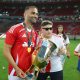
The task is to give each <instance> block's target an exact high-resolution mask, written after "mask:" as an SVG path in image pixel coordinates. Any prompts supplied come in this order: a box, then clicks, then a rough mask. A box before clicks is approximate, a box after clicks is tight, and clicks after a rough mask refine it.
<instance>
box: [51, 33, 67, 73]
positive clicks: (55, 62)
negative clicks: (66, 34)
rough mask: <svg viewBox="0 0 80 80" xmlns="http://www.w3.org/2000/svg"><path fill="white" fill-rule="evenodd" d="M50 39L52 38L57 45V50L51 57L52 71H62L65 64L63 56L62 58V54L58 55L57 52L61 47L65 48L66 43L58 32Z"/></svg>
mask: <svg viewBox="0 0 80 80" xmlns="http://www.w3.org/2000/svg"><path fill="white" fill-rule="evenodd" d="M50 40H52V42H54V43H55V44H56V46H57V48H56V50H55V51H53V52H52V55H51V57H50V62H51V69H50V72H57V71H61V70H63V66H62V63H61V58H60V56H58V55H57V53H58V50H59V49H60V48H64V49H65V47H64V43H63V41H62V39H61V38H60V37H59V36H57V35H56V34H53V36H52V37H51V39H50ZM65 50H66V49H65ZM65 53H66V51H65Z"/></svg>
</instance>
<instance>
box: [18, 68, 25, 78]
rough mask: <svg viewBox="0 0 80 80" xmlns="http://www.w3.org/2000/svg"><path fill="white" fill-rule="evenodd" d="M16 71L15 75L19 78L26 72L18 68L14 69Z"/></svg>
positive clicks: (23, 76)
mask: <svg viewBox="0 0 80 80" xmlns="http://www.w3.org/2000/svg"><path fill="white" fill-rule="evenodd" d="M16 73H17V76H18V77H20V78H25V77H26V74H25V73H24V72H23V71H22V70H21V69H20V68H18V69H16Z"/></svg>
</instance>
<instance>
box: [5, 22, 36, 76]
mask: <svg viewBox="0 0 80 80" xmlns="http://www.w3.org/2000/svg"><path fill="white" fill-rule="evenodd" d="M30 35H31V31H28V36H30ZM36 40H37V33H36V32H35V31H34V30H32V40H31V44H32V46H31V52H28V50H27V48H28V37H27V35H26V30H25V28H24V26H23V23H20V24H17V25H14V26H12V27H11V28H10V29H9V30H8V32H7V33H6V39H5V43H6V44H9V45H12V48H11V55H12V57H13V59H14V61H15V62H16V64H17V65H18V66H19V67H20V68H21V69H22V70H23V71H24V72H26V71H27V69H28V68H29V67H30V66H31V63H32V60H31V59H32V52H33V51H34V48H35V46H36ZM9 74H10V75H16V72H15V70H14V68H13V67H12V65H11V64H9Z"/></svg>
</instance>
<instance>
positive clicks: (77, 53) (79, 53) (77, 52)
mask: <svg viewBox="0 0 80 80" xmlns="http://www.w3.org/2000/svg"><path fill="white" fill-rule="evenodd" d="M74 55H75V56H78V58H79V59H78V67H77V69H78V71H80V43H79V44H78V45H77V47H76V48H75V50H74Z"/></svg>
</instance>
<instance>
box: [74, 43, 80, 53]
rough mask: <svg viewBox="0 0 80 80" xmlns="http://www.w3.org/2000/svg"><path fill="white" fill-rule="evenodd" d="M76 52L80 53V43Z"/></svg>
mask: <svg viewBox="0 0 80 80" xmlns="http://www.w3.org/2000/svg"><path fill="white" fill-rule="evenodd" d="M74 51H75V52H76V53H80V43H79V44H78V45H77V47H76V48H75V50H74Z"/></svg>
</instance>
